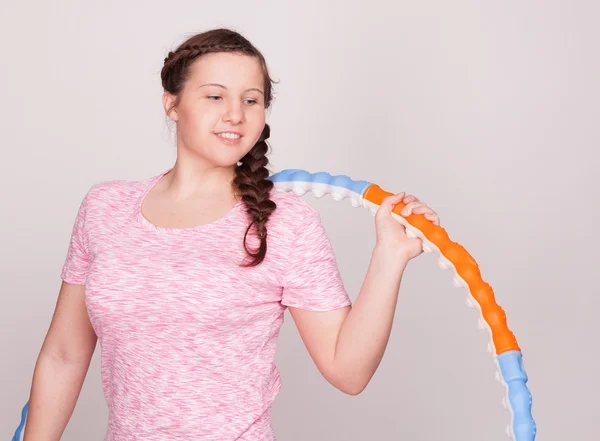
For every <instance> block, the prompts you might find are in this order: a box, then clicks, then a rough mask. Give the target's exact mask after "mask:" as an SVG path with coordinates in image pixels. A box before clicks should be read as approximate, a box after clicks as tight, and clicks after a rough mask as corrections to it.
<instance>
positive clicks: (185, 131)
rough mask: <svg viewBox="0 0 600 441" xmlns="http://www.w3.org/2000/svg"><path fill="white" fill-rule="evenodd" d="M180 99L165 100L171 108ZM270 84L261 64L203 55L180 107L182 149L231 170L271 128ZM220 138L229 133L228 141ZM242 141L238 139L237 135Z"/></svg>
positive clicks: (227, 55)
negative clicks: (266, 89) (267, 104)
mask: <svg viewBox="0 0 600 441" xmlns="http://www.w3.org/2000/svg"><path fill="white" fill-rule="evenodd" d="M174 99H175V97H173V96H172V95H171V94H169V93H168V92H165V94H164V95H163V105H165V109H166V110H168V108H169V107H170V106H171V105H172V103H173V102H174ZM264 103H265V100H264V79H263V73H262V69H261V65H260V63H259V61H258V60H257V59H256V58H254V57H251V56H248V55H242V54H236V53H211V54H207V55H203V56H201V57H200V58H199V59H198V60H197V61H196V62H195V63H194V64H193V65H192V67H191V75H190V77H189V79H188V81H187V82H186V84H185V87H184V90H183V91H182V95H181V100H180V102H179V105H178V106H177V107H176V108H174V109H173V110H172V111H171V113H170V114H169V116H170V117H171V118H172V119H174V120H176V121H177V132H178V133H177V140H178V148H179V149H185V150H187V151H188V153H192V154H195V155H198V156H201V157H202V158H203V159H204V160H205V161H207V162H208V163H211V164H213V165H215V166H221V167H228V166H231V165H234V164H235V163H237V161H239V160H240V159H241V158H242V157H243V156H244V155H246V153H248V151H249V150H250V149H251V148H252V147H253V146H254V145H255V144H256V142H257V141H258V139H259V138H260V134H261V133H262V131H263V129H264V127H265V104H264ZM220 133H229V135H226V136H228V138H223V137H221V136H220V135H219V134H220ZM232 133H233V134H237V135H241V137H239V138H237V135H233V136H232V135H231V134H232Z"/></svg>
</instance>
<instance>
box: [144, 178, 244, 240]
mask: <svg viewBox="0 0 600 441" xmlns="http://www.w3.org/2000/svg"><path fill="white" fill-rule="evenodd" d="M172 169H173V167H171V168H169V169H167V170H165V171H164V172H162V173H160V174H159V175H157V176H154V177H152V178H150V179H149V181H148V184H147V185H146V186H145V187H144V188H143V190H142V194H141V195H140V197H139V198H138V200H137V203H136V206H135V213H134V217H135V218H136V220H137V222H138V223H140V224H141V225H142V226H144V227H145V228H146V229H148V230H150V231H154V232H157V233H161V234H182V233H191V232H196V231H203V230H208V229H210V228H213V227H216V226H217V225H220V224H222V223H224V222H226V221H227V220H229V218H231V217H232V216H234V215H235V214H236V213H237V212H238V211H240V209H241V208H242V206H243V205H244V203H243V201H242V200H241V199H240V200H239V201H238V203H237V204H235V205H234V206H233V207H232V208H231V209H230V210H229V211H228V212H227V213H225V214H224V215H223V216H221V217H220V218H219V219H216V220H214V221H212V222H209V223H206V224H201V225H195V226H193V227H187V228H167V227H159V226H158V225H155V224H153V223H152V222H150V221H149V220H148V219H146V217H145V216H144V214H143V213H142V204H143V202H144V199H145V198H146V196H147V195H148V193H150V190H152V188H154V186H155V185H156V184H157V183H158V181H160V179H161V178H162V177H163V176H164V175H166V174H167V173H169V172H170V171H171V170H172Z"/></svg>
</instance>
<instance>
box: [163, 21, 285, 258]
mask: <svg viewBox="0 0 600 441" xmlns="http://www.w3.org/2000/svg"><path fill="white" fill-rule="evenodd" d="M217 52H234V53H241V54H244V55H249V56H252V57H255V58H257V59H258V61H259V62H260V64H261V67H262V71H263V77H264V83H265V84H264V86H265V98H264V99H265V108H269V106H270V104H271V101H272V99H273V91H272V84H271V83H274V81H273V80H272V79H271V77H270V76H269V72H268V69H267V65H266V62H265V59H264V57H263V55H262V54H261V53H260V51H259V50H258V49H257V48H256V47H254V46H253V45H252V44H251V43H250V42H249V41H248V40H247V39H246V38H244V37H243V36H242V35H240V34H239V33H237V32H235V31H233V30H230V29H223V28H220V29H212V30H209V31H206V32H203V33H200V34H197V35H194V36H192V37H190V38H189V39H187V40H186V41H185V42H183V43H182V44H181V45H180V46H179V47H178V48H177V49H176V50H174V51H170V52H169V53H168V55H167V57H166V58H165V59H164V65H163V68H162V70H161V73H160V76H161V80H162V86H163V89H164V90H165V91H166V92H169V93H171V94H172V95H174V96H175V97H176V99H175V103H174V106H177V105H178V104H179V102H180V100H181V92H182V90H183V88H184V85H185V83H186V81H187V80H188V78H189V76H190V75H191V69H190V66H191V65H192V64H193V63H194V62H195V61H196V60H197V59H198V58H199V57H201V56H202V55H205V54H209V53H217ZM269 136H270V128H269V125H268V124H265V127H264V129H263V131H262V133H261V135H260V138H259V140H258V141H257V143H256V144H255V145H254V146H253V147H252V149H250V151H249V152H248V153H247V154H246V155H245V156H244V157H243V158H241V159H240V161H239V162H238V164H237V165H236V167H235V178H234V180H233V182H232V186H233V190H234V192H235V193H237V194H238V195H239V196H240V197H241V200H242V202H243V203H244V206H245V207H246V211H247V213H248V214H249V215H250V216H251V218H252V222H251V223H250V224H249V225H248V228H246V232H245V234H244V249H245V250H246V253H247V255H248V256H249V257H250V261H249V262H247V263H245V264H242V266H245V267H252V266H257V265H259V264H260V263H261V262H262V261H263V260H264V258H265V256H266V253H267V227H266V224H267V221H268V219H269V216H270V215H271V213H272V212H273V211H274V210H275V208H277V205H276V204H275V202H274V201H272V200H271V199H270V192H271V189H272V188H273V182H272V181H270V180H268V179H267V178H268V177H269V170H268V169H267V165H268V164H269V160H268V158H267V153H268V149H269V148H268V145H267V143H266V140H267V139H268V138H269ZM253 226H254V231H255V234H256V235H257V237H258V238H259V239H260V245H259V246H258V248H257V249H255V250H250V249H249V248H248V244H247V237H248V233H249V232H250V230H251V229H252V227H253Z"/></svg>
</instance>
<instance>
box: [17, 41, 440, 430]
mask: <svg viewBox="0 0 600 441" xmlns="http://www.w3.org/2000/svg"><path fill="white" fill-rule="evenodd" d="M207 84H211V85H207ZM215 84H217V85H215ZM219 85H220V86H219ZM263 89H264V83H263V76H262V70H261V68H260V64H259V63H258V61H257V60H256V59H254V58H252V57H248V56H246V55H238V54H230V53H219V54H209V55H205V56H203V57H201V58H200V59H199V60H198V61H197V62H196V63H195V64H194V65H193V68H192V75H191V77H190V79H189V80H188V82H187V83H186V86H185V88H184V91H183V93H182V96H181V101H180V102H179V104H178V105H177V106H176V107H173V104H174V103H175V98H176V97H174V96H172V95H171V94H169V93H167V92H165V93H164V94H163V106H164V109H165V113H166V114H167V116H168V117H169V118H171V119H172V120H173V121H175V122H176V125H177V160H176V163H175V165H174V166H173V170H172V171H170V172H169V173H167V174H166V175H164V177H163V178H162V179H161V180H160V181H159V182H158V184H157V185H156V186H155V187H153V189H152V190H151V191H150V192H149V193H148V195H147V197H146V198H145V200H144V205H143V207H142V211H143V214H144V216H145V217H146V218H147V219H148V220H149V221H150V222H152V223H153V224H155V225H157V226H161V227H166V228H188V227H192V226H196V225H202V224H206V223H210V222H213V221H215V220H216V219H219V218H220V217H222V216H223V215H224V214H225V213H227V212H228V211H229V210H230V209H231V208H233V206H234V205H235V204H236V203H237V199H236V196H235V195H234V193H233V191H232V188H231V185H230V184H231V181H232V180H233V177H234V176H235V169H234V167H235V164H236V163H237V161H238V160H239V159H240V158H242V157H243V156H244V155H245V154H246V153H247V152H248V151H249V150H250V149H251V148H252V147H253V146H254V144H255V143H256V142H257V141H258V139H259V137H260V134H261V132H262V130H263V128H264V125H265V122H266V109H265V105H264V97H263ZM227 131H235V132H239V133H241V134H242V138H241V142H240V143H239V144H238V145H236V146H229V145H228V146H226V145H224V144H223V143H222V142H221V141H220V139H219V138H218V137H217V136H218V135H216V133H219V132H227ZM400 202H404V203H405V204H407V205H406V207H405V209H404V211H403V212H402V213H401V214H402V215H405V216H407V215H409V214H412V213H416V214H423V215H424V216H425V217H426V218H427V219H429V220H430V221H431V222H433V223H434V224H436V225H439V217H438V215H437V214H436V213H435V212H434V211H433V210H432V209H431V208H429V207H428V206H427V205H426V204H424V203H423V202H421V201H420V200H419V199H418V198H416V197H415V196H413V195H407V194H405V193H398V194H396V195H393V196H390V197H388V198H386V199H385V200H384V201H383V203H382V204H381V207H380V208H379V210H378V211H377V213H376V215H375V228H376V237H377V239H376V244H375V247H374V249H373V251H372V254H371V261H370V263H369V267H368V270H367V274H366V277H365V279H364V282H363V284H362V287H361V289H360V291H359V293H358V296H357V298H356V301H355V302H354V304H353V306H348V307H346V308H341V309H337V310H333V311H327V312H314V311H305V310H301V309H297V308H293V307H289V311H290V313H291V315H292V317H293V320H294V323H295V324H296V326H297V328H298V331H299V333H300V336H301V338H302V341H303V342H304V344H305V346H306V348H307V350H308V353H309V354H310V356H311V358H312V359H313V361H314V362H315V364H316V366H317V368H318V369H319V371H320V372H321V374H322V375H323V377H324V378H325V379H326V380H327V381H329V382H330V383H331V384H332V385H333V386H335V387H336V388H338V389H339V390H341V391H343V392H345V393H347V394H350V395H357V394H359V393H360V392H361V391H363V390H364V388H365V387H366V386H367V384H368V383H369V381H370V380H371V378H372V376H373V375H374V373H375V371H376V370H377V368H378V366H379V363H380V362H381V359H382V357H383V355H384V352H385V349H386V346H387V342H388V339H389V336H390V332H391V329H392V323H393V319H394V313H395V309H396V303H397V300H398V293H399V288H400V282H401V279H402V275H403V273H404V270H405V268H406V266H407V264H408V262H409V261H410V260H411V259H413V258H415V257H417V256H418V255H420V254H421V253H422V243H421V240H420V239H418V238H409V237H407V235H406V232H405V229H404V227H403V226H402V225H401V224H400V223H399V222H397V221H396V220H395V219H394V218H393V217H392V215H391V211H392V209H393V207H394V206H395V205H396V204H398V203H400ZM267 226H268V224H267ZM96 343H97V337H96V334H95V333H94V330H93V328H92V325H91V323H90V321H89V316H88V313H87V309H86V305H85V302H84V286H83V285H73V284H69V283H67V282H62V285H61V287H60V290H59V294H58V300H57V303H56V307H55V311H54V315H53V317H52V320H51V323H50V327H49V329H48V332H47V335H46V338H45V340H44V343H43V345H42V348H41V350H40V354H39V356H38V359H37V363H36V366H35V371H34V376H33V382H32V389H31V396H30V400H29V414H28V420H27V425H26V427H25V433H24V441H36V440H42V439H43V440H45V441H46V440H47V441H58V440H59V439H60V437H61V436H62V434H63V432H64V429H65V427H66V425H67V423H68V421H69V419H70V417H71V415H72V413H73V410H74V407H75V404H76V401H77V398H78V397H79V394H80V391H81V387H82V385H83V382H84V379H85V376H86V374H87V371H88V368H89V364H90V361H91V358H92V355H93V353H94V350H95V347H96Z"/></svg>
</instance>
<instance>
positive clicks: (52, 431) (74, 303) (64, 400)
mask: <svg viewBox="0 0 600 441" xmlns="http://www.w3.org/2000/svg"><path fill="white" fill-rule="evenodd" d="M96 341H97V337H96V334H95V332H94V330H93V328H92V325H91V323H90V321H89V317H88V313H87V310H86V307H85V301H84V286H82V285H73V284H70V283H66V282H63V283H62V285H61V288H60V292H59V295H58V301H57V303H56V309H55V311H54V316H53V317H52V322H51V323H50V328H49V330H48V333H47V334H46V338H45V340H44V343H43V345H42V349H41V351H40V355H39V357H38V359H37V363H36V365H35V371H34V375H33V383H32V387H31V396H30V399H29V411H28V414H27V423H26V425H25V433H24V441H42V440H43V441H58V440H60V438H61V436H62V434H63V432H64V430H65V427H66V426H67V423H68V422H69V419H70V418H71V415H72V413H73V409H74V408H75V403H76V402H77V398H78V397H79V394H80V392H81V387H82V385H83V381H84V379H85V376H86V374H87V371H88V368H89V365H90V361H91V358H92V355H93V353H94V349H95V347H96Z"/></svg>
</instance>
